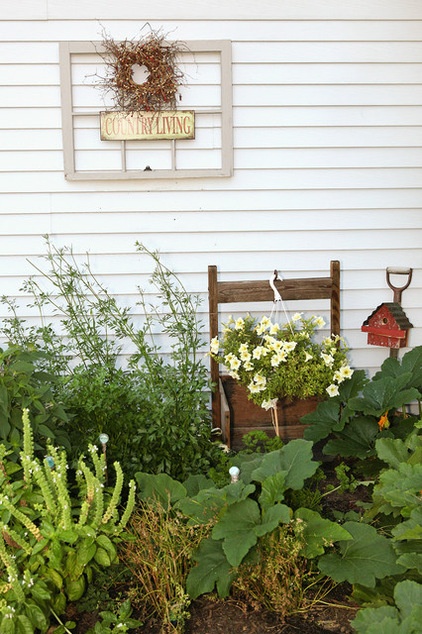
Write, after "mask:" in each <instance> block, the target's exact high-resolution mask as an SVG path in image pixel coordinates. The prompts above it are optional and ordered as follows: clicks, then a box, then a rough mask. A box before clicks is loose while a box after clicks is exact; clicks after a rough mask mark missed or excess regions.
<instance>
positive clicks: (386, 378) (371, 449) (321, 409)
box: [301, 346, 422, 475]
mask: <svg viewBox="0 0 422 634" xmlns="http://www.w3.org/2000/svg"><path fill="white" fill-rule="evenodd" d="M421 399H422V346H419V347H416V348H414V349H413V350H411V351H409V352H407V353H406V354H405V355H404V356H403V358H402V360H401V362H400V360H398V359H395V358H392V357H390V358H388V359H386V360H385V361H384V363H383V364H382V366H381V369H380V371H379V372H377V373H376V374H375V375H374V376H373V378H372V379H371V380H369V379H368V378H367V377H366V375H365V372H364V371H363V370H357V371H355V372H354V374H353V376H352V377H351V379H350V380H349V381H345V382H344V383H342V384H341V385H340V388H339V395H338V396H334V397H333V398H331V399H330V400H329V401H324V402H322V403H320V404H319V405H318V407H317V408H316V410H315V411H314V412H312V413H310V414H307V415H306V416H304V417H302V419H301V422H302V423H304V424H306V425H308V427H307V428H306V429H305V430H304V436H305V438H306V439H308V440H312V441H313V442H319V443H321V444H323V453H324V454H326V455H339V456H342V457H344V458H351V459H352V460H355V462H356V466H359V468H361V469H362V470H363V473H364V474H365V473H367V474H368V475H370V474H376V473H377V472H378V471H379V469H380V468H382V463H380V462H379V460H378V459H377V452H376V449H375V445H376V441H377V440H378V439H379V438H405V437H406V436H407V435H408V434H409V433H410V432H411V430H412V429H413V426H414V424H415V421H416V420H417V419H418V417H419V416H420V415H421ZM412 402H416V403H417V404H418V406H419V414H410V413H409V412H408V406H409V404H410V403H412Z"/></svg>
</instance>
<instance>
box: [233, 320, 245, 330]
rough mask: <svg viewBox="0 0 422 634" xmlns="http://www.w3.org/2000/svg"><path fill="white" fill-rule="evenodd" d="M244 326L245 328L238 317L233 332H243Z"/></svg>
mask: <svg viewBox="0 0 422 634" xmlns="http://www.w3.org/2000/svg"><path fill="white" fill-rule="evenodd" d="M244 326H245V322H244V321H243V319H242V317H239V319H236V322H235V324H234V329H235V330H243V328H244Z"/></svg>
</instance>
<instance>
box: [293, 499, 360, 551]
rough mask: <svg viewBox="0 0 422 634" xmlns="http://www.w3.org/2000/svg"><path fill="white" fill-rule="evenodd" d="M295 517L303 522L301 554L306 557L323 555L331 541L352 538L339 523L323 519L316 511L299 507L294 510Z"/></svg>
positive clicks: (331, 543)
mask: <svg viewBox="0 0 422 634" xmlns="http://www.w3.org/2000/svg"><path fill="white" fill-rule="evenodd" d="M295 517H296V519H300V520H302V521H303V522H304V523H305V528H304V531H303V538H304V549H303V555H304V557H307V558H308V559H313V558H314V557H318V556H319V555H323V554H324V552H325V548H326V547H327V546H332V545H333V542H339V541H345V540H347V539H352V536H351V534H350V533H348V532H347V530H346V529H345V528H343V527H342V526H340V524H337V523H336V522H331V521H330V520H327V519H324V518H323V517H321V515H320V514H319V513H317V512H316V511H311V510H310V509H307V508H300V509H298V510H297V511H296V513H295Z"/></svg>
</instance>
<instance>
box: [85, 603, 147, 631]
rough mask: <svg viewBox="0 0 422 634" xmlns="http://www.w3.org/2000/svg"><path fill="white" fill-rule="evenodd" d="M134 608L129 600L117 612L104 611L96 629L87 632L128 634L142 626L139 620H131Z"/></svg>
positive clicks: (100, 615) (100, 614)
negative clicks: (119, 633)
mask: <svg viewBox="0 0 422 634" xmlns="http://www.w3.org/2000/svg"><path fill="white" fill-rule="evenodd" d="M131 615H132V606H131V604H130V601H129V599H126V601H123V603H122V604H121V605H120V606H119V607H118V608H117V609H116V610H114V611H113V610H102V611H101V612H100V613H99V619H100V620H98V621H97V623H96V624H95V626H94V627H92V628H90V629H89V630H88V631H87V634H116V633H117V632H128V631H129V630H132V629H135V628H136V627H139V626H141V625H142V623H141V621H139V620H138V619H133V618H131Z"/></svg>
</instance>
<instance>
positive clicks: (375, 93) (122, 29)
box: [0, 0, 422, 371]
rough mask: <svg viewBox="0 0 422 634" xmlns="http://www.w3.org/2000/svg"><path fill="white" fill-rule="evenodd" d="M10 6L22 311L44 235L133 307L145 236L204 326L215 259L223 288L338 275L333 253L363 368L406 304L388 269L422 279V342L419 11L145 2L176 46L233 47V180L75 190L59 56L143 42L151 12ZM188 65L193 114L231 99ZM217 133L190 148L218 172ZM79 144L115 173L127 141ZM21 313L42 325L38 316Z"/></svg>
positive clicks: (8, 223) (3, 163) (5, 131)
mask: <svg viewBox="0 0 422 634" xmlns="http://www.w3.org/2000/svg"><path fill="white" fill-rule="evenodd" d="M6 5H7V8H6V10H3V15H2V21H1V22H0V137H1V142H0V190H1V192H2V204H1V207H0V227H1V232H0V293H1V294H4V293H6V294H8V295H10V296H12V297H17V298H18V299H19V301H20V302H22V303H23V305H26V303H27V302H28V298H26V296H25V293H24V292H23V291H21V290H19V289H20V288H21V285H22V281H23V280H24V279H25V278H26V277H27V276H28V275H31V274H32V273H34V269H33V267H32V266H31V264H30V262H29V261H28V258H29V260H33V261H35V262H38V263H39V262H40V261H39V260H38V258H39V256H40V254H42V253H43V250H44V243H43V239H42V234H44V233H48V234H50V235H51V236H52V239H53V241H54V243H55V244H57V245H58V246H61V245H65V244H66V245H70V244H72V245H73V247H74V250H75V253H76V254H77V256H78V257H80V258H83V254H84V253H85V252H86V251H89V252H90V261H91V264H92V266H93V268H94V270H95V271H96V272H97V273H98V274H99V275H100V276H101V277H102V279H104V281H105V283H106V284H107V286H108V287H109V288H110V289H111V290H112V291H113V292H115V293H116V294H118V295H119V297H120V300H121V302H122V303H123V304H124V305H133V306H134V310H135V312H136V307H135V302H136V299H137V290H136V288H137V285H138V284H141V285H142V286H143V285H146V281H147V273H148V270H149V267H150V264H151V263H150V262H149V261H148V260H147V259H146V258H145V257H144V256H142V255H141V254H139V253H137V252H136V250H135V241H136V240H139V241H141V242H145V244H146V245H147V246H148V247H150V248H152V249H158V250H160V252H161V253H162V258H163V261H164V262H165V263H166V264H167V265H168V266H169V267H170V268H173V269H174V270H175V271H176V272H177V273H179V274H180V276H181V277H182V279H183V282H184V283H185V284H186V287H187V288H188V289H189V290H190V291H192V292H195V293H199V295H200V296H201V297H202V299H203V304H202V307H201V309H200V317H201V319H202V320H203V321H204V322H205V324H206V325H207V266H208V264H217V266H218V268H219V270H220V275H221V277H222V278H224V279H262V278H266V277H268V276H269V275H270V274H271V272H272V271H273V270H274V268H277V269H278V270H279V271H280V273H281V274H283V275H284V276H286V277H296V276H299V277H300V276H302V277H303V276H307V275H326V274H327V273H328V269H329V261H330V259H334V258H336V259H339V260H340V263H341V270H342V273H341V285H342V292H341V301H342V328H343V334H344V335H345V337H346V339H347V341H348V343H349V345H350V346H351V348H352V352H351V354H352V359H353V362H354V364H355V365H357V366H361V367H365V368H367V369H368V370H370V371H373V370H374V369H376V368H377V366H378V365H379V364H380V363H381V362H382V361H383V359H384V358H385V357H386V356H387V354H388V351H386V350H384V349H380V348H376V347H373V346H368V345H367V344H366V335H364V333H362V332H361V330H360V326H361V324H362V322H363V321H364V319H365V318H366V317H367V316H368V315H369V314H370V313H371V312H372V310H373V309H374V308H375V306H376V305H378V304H379V303H381V302H383V301H391V299H392V292H391V290H390V289H389V288H388V286H387V284H386V280H385V268H386V267H387V266H401V267H413V269H414V275H413V280H412V284H411V286H410V287H409V289H407V290H406V291H405V292H404V294H403V308H404V309H405V311H406V314H407V315H408V317H409V319H410V321H411V322H412V323H413V324H414V328H413V329H412V330H411V332H410V345H412V346H413V345H421V344H422V302H421V296H422V294H421V288H422V249H421V247H422V212H421V206H422V205H421V203H422V160H421V159H422V151H421V148H422V105H421V104H422V79H421V77H422V74H421V70H422V37H421V33H422V5H421V3H420V2H419V1H411V0H404V1H403V0H401V1H399V0H394V1H393V0H386V1H384V2H378V1H377V2H372V3H368V2H363V0H362V1H358V2H344V0H340V1H339V0H335V1H334V0H333V1H331V0H325V1H323V2H318V3H315V2H314V0H312V1H311V0H305V2H301V3H297V2H296V1H294V2H293V0H290V1H289V0H284V1H283V0H281V1H280V2H271V1H268V2H259V3H258V2H253V1H248V0H244V1H243V0H242V3H240V0H239V1H237V0H234V1H233V2H230V3H227V2H225V3H222V2H218V1H216V0H214V1H212V2H208V3H206V5H205V3H198V2H194V1H193V0H190V1H188V3H187V4H186V3H184V5H180V4H178V5H177V6H176V5H174V3H170V2H169V1H168V0H161V1H159V2H155V3H154V6H153V7H151V6H150V5H146V4H145V6H144V7H143V10H142V11H141V13H142V14H143V15H144V16H145V21H147V20H149V21H150V23H151V26H152V28H155V29H162V31H163V32H168V33H170V34H171V39H178V40H185V39H186V40H194V39H210V38H211V39H212V38H214V39H223V38H224V39H228V40H231V41H232V53H233V68H232V70H233V102H234V107H233V121H234V130H233V133H234V134H233V136H234V144H235V152H234V166H235V169H234V175H233V177H232V178H227V179H226V178H211V179H206V180H202V179H192V180H189V179H188V180H183V181H182V180H174V181H173V180H163V181H161V182H158V181H154V180H151V181H142V182H137V181H130V182H129V181H128V182H125V181H120V182H118V181H112V180H111V181H91V182H72V183H69V182H67V181H65V179H64V175H63V156H62V140H61V125H62V122H61V109H60V108H61V98H60V79H59V66H58V62H59V53H58V50H59V46H58V44H59V42H60V41H66V40H82V41H87V42H92V41H98V40H99V39H100V38H101V29H102V27H104V28H105V30H106V31H107V32H108V33H111V34H112V35H113V37H115V38H116V39H118V38H122V39H124V38H128V39H131V38H133V37H136V36H138V35H139V31H140V28H141V27H142V24H140V22H139V14H140V7H139V3H138V2H137V3H135V2H131V1H128V0H124V1H123V2H122V3H119V4H118V5H113V4H110V5H107V6H104V3H103V2H101V3H100V2H99V1H98V2H97V1H96V0H95V1H93V2H89V3H86V2H82V1H81V2H79V0H78V1H77V0H71V1H70V2H69V3H62V2H60V1H59V0H57V1H56V2H52V1H50V0H46V1H44V0H43V2H39V3H38V2H37V1H36V0H31V1H30V2H25V1H24V0H23V2H21V3H19V5H18V4H17V3H14V4H12V3H6ZM176 13H177V15H176ZM75 16H78V19H75ZM210 17H211V19H210ZM80 61H81V63H80V64H77V65H75V67H74V82H75V89H74V97H75V99H76V106H77V107H78V108H86V107H88V108H94V106H95V109H98V108H99V107H100V106H101V104H102V101H101V94H100V92H98V93H96V95H97V96H96V98H95V99H96V101H95V103H94V104H93V100H92V93H91V92H90V90H91V89H90V87H89V86H88V85H87V83H86V75H87V74H91V75H94V74H95V73H96V72H97V70H98V68H99V67H97V65H94V66H91V67H89V64H88V62H89V60H88V58H87V59H81V60H80ZM87 69H88V71H87ZM186 71H187V75H188V76H189V77H190V78H191V81H190V84H191V86H189V85H188V86H187V87H186V88H184V89H183V90H182V95H183V101H182V104H183V107H188V104H193V107H194V108H200V107H201V106H202V105H203V104H208V103H210V102H213V103H214V101H215V102H216V103H217V102H218V99H219V94H218V90H219V87H218V82H219V77H218V73H215V66H213V64H212V63H209V64H208V65H207V62H206V61H205V62H204V63H203V64H202V67H201V73H203V72H205V75H206V77H207V83H206V85H205V84H204V83H201V81H199V79H198V78H199V76H200V74H198V75H196V74H195V73H194V72H193V68H192V67H188V66H186ZM188 84H189V81H188ZM213 91H214V92H213ZM198 121H199V120H198ZM212 134H213V126H212V121H210V120H209V121H206V122H201V123H200V124H199V128H198V135H197V139H196V140H195V141H194V142H193V143H195V144H196V147H198V148H201V147H203V148H204V157H205V156H206V158H204V161H206V162H207V164H209V160H210V156H212V149H211V148H212V147H213V143H214V144H215V145H216V146H217V147H218V144H219V143H220V140H219V139H218V138H216V139H213V137H212ZM75 138H76V140H77V145H78V148H79V157H78V160H79V161H80V164H81V165H82V166H83V167H84V168H86V169H98V167H99V166H100V167H102V168H104V166H107V165H108V163H109V162H111V163H113V162H114V161H115V157H114V152H115V144H112V143H111V144H110V145H109V146H108V149H107V151H106V152H104V150H103V146H102V144H101V143H100V142H99V141H98V137H97V134H96V130H95V129H94V127H93V126H92V119H90V118H89V117H87V118H86V121H81V123H80V125H79V126H78V128H77V130H75ZM162 147H163V145H162V144H161V143H160V142H154V143H152V144H150V145H148V150H147V152H146V154H147V155H148V156H149V157H150V158H151V157H152V158H153V159H154V161H156V162H157V164H158V163H159V164H160V166H161V167H162V166H163V163H162V159H161V158H160V154H161V148H162ZM189 147H192V144H190V142H188V141H186V142H184V149H185V150H188V149H189ZM187 157H188V153H187V152H186V154H185V155H181V160H185V158H186V159H187ZM200 160H201V159H200V158H198V161H200ZM137 166H139V165H136V164H133V167H137ZM229 308H232V307H227V309H229ZM234 308H235V310H248V308H249V307H244V306H240V307H239V306H238V307H234ZM257 308H258V310H262V311H268V310H270V307H268V306H259V307H257ZM293 308H294V309H295V310H296V306H294V307H293V306H288V309H289V310H290V309H292V310H293ZM305 308H306V309H308V308H309V307H308V305H307V304H306V303H305ZM310 310H313V311H316V310H318V311H321V312H322V313H326V311H327V306H326V303H324V302H316V303H315V304H312V308H310ZM24 311H26V315H27V317H28V319H29V320H35V318H36V315H35V312H34V311H33V310H32V309H30V308H25V309H24ZM2 315H3V316H4V315H5V307H4V306H0V316H2ZM31 323H32V322H31ZM163 343H164V346H165V345H166V342H165V340H163Z"/></svg>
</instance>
